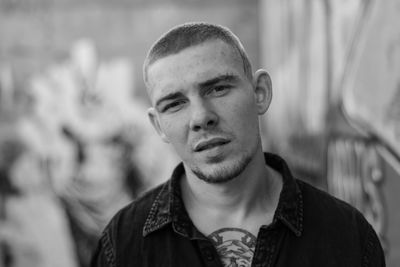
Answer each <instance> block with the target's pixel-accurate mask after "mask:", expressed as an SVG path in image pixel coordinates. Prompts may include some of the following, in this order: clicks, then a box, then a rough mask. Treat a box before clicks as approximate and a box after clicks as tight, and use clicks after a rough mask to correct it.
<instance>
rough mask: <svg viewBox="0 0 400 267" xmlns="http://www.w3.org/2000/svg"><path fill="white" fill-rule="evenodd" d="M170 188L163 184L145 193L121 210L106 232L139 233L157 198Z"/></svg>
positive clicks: (166, 183)
mask: <svg viewBox="0 0 400 267" xmlns="http://www.w3.org/2000/svg"><path fill="white" fill-rule="evenodd" d="M167 187H168V182H165V183H162V184H160V185H158V186H156V187H154V188H152V189H150V190H148V191H146V192H144V193H142V194H141V195H140V196H139V197H137V198H136V199H135V200H133V201H132V202H131V203H129V204H127V205H126V206H125V207H123V208H121V209H120V210H119V211H118V212H117V213H116V214H115V215H114V216H113V217H112V219H111V220H110V222H109V223H108V225H107V226H106V228H105V230H104V231H105V232H106V231H108V232H110V231H111V232H114V234H117V233H116V231H118V232H124V233H126V232H127V231H129V232H131V231H135V230H136V231H138V230H140V231H141V230H142V228H143V225H144V223H145V221H146V219H147V217H148V215H149V212H150V210H151V208H152V206H153V204H154V201H155V200H156V198H157V197H158V196H159V195H160V193H162V192H164V191H165V190H166V189H167Z"/></svg>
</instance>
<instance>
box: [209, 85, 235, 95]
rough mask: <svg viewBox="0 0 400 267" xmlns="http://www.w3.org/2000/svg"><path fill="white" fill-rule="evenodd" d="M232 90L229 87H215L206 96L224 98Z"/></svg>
mask: <svg viewBox="0 0 400 267" xmlns="http://www.w3.org/2000/svg"><path fill="white" fill-rule="evenodd" d="M231 88H232V86H231V85H216V86H214V87H212V88H211V89H210V90H209V91H208V92H207V94H208V95H211V96H224V95H226V94H227V93H228V92H229V90H230V89H231Z"/></svg>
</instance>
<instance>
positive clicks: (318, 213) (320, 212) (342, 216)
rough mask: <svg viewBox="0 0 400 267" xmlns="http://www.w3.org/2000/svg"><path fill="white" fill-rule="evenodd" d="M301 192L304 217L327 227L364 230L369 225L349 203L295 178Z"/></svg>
mask: <svg viewBox="0 0 400 267" xmlns="http://www.w3.org/2000/svg"><path fill="white" fill-rule="evenodd" d="M297 183H298V185H299V187H300V190H301V192H302V198H303V205H304V207H303V210H304V217H305V219H306V220H307V219H308V220H315V221H318V222H319V224H320V225H322V226H324V225H325V226H327V227H331V226H334V227H338V226H340V225H342V226H343V227H349V229H358V230H359V231H365V230H366V229H367V228H369V227H370V225H369V223H368V222H367V220H366V219H365V217H364V215H363V214H362V213H361V212H360V211H359V210H358V209H356V208H355V207H353V206H352V205H350V204H349V203H347V202H345V201H343V200H341V199H338V198H336V197H334V196H332V195H330V194H329V193H327V192H325V191H323V190H321V189H319V188H316V187H314V186H312V185H310V184H308V183H306V182H304V181H301V180H297Z"/></svg>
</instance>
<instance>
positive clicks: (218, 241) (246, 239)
mask: <svg viewBox="0 0 400 267" xmlns="http://www.w3.org/2000/svg"><path fill="white" fill-rule="evenodd" d="M208 238H209V239H210V240H211V241H212V243H213V244H214V246H215V247H216V249H217V251H218V254H219V256H220V259H221V262H222V263H223V265H224V266H225V267H228V266H229V267H230V266H232V267H236V266H237V267H247V266H250V265H251V261H252V259H253V255H254V250H255V247H256V239H257V238H256V237H255V236H254V235H253V234H251V233H250V232H248V231H246V230H243V229H240V228H222V229H219V230H217V231H215V232H213V233H212V234H210V235H209V236H208Z"/></svg>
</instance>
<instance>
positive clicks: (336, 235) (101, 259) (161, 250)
mask: <svg viewBox="0 0 400 267" xmlns="http://www.w3.org/2000/svg"><path fill="white" fill-rule="evenodd" d="M265 161H266V164H267V165H269V166H270V167H272V168H273V169H275V170H276V171H278V172H279V173H280V174H281V175H282V178H283V187H282V191H281V194H280V197H279V203H278V206H277V209H276V211H275V215H274V218H273V221H272V223H271V224H269V225H263V226H261V227H260V230H259V233H258V236H257V243H256V248H255V252H254V256H253V261H252V266H260V267H261V266H277V267H283V266H285V267H287V266H296V267H302V266H308V267H312V266H315V267H321V266H324V267H329V266H337V267H346V266H349V267H356V266H363V267H367V266H371V267H380V266H385V260H384V254H383V251H382V247H381V245H380V243H379V240H378V238H377V235H376V233H375V232H374V230H373V229H372V227H371V225H370V224H369V223H368V222H367V221H366V220H365V219H364V217H363V216H362V215H361V213H360V212H358V211H357V210H356V209H355V208H353V207H351V206H350V205H348V204H346V203H344V202H343V201H340V200H338V199H336V198H334V197H332V196H330V195H328V194H327V193H325V192H323V191H320V190H318V189H316V188H314V187H312V186H311V185H309V184H307V183H305V182H302V181H300V180H297V179H294V178H293V176H292V174H291V173H290V170H289V168H288V166H287V165H286V163H285V162H284V161H283V160H282V159H281V158H280V157H278V156H276V155H273V154H268V153H266V154H265ZM183 174H184V168H183V165H182V164H180V165H178V167H177V168H176V169H175V170H174V172H173V175H172V177H171V179H170V180H168V181H167V182H166V183H164V184H162V185H160V186H158V187H157V188H155V189H153V190H151V191H149V192H148V193H146V194H145V195H144V196H143V197H141V198H139V199H137V200H136V201H134V202H133V203H131V204H130V205H128V206H127V207H125V208H123V209H122V210H121V211H119V212H118V213H117V214H116V215H115V217H114V218H113V219H112V220H111V222H110V223H109V225H108V226H107V227H106V229H105V230H104V232H103V234H102V236H101V238H100V241H99V245H98V248H97V251H96V253H95V255H94V257H93V263H92V264H93V265H92V266H93V267H95V266H98V267H100V266H108V267H116V266H118V267H122V266H124V267H128V266H135V267H141V266H157V267H158V266H190V267H198V266H209V267H221V266H222V263H221V261H220V259H219V256H218V253H217V251H216V249H215V247H214V245H213V243H212V242H211V241H210V240H209V239H208V238H207V237H206V236H204V235H203V234H202V233H200V232H199V231H198V230H197V229H196V227H195V226H194V225H193V223H192V221H191V220H190V218H189V216H188V213H187V211H186V210H185V206H184V204H183V201H182V197H181V189H180V186H179V184H180V183H179V179H180V178H181V177H182V175H183Z"/></svg>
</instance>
